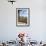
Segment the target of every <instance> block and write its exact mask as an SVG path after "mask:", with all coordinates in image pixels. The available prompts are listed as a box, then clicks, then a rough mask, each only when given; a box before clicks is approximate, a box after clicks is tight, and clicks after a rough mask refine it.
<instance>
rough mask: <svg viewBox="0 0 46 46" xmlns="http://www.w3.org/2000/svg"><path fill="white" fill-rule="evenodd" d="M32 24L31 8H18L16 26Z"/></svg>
mask: <svg viewBox="0 0 46 46" xmlns="http://www.w3.org/2000/svg"><path fill="white" fill-rule="evenodd" d="M29 25H30V9H29V8H16V26H29Z"/></svg>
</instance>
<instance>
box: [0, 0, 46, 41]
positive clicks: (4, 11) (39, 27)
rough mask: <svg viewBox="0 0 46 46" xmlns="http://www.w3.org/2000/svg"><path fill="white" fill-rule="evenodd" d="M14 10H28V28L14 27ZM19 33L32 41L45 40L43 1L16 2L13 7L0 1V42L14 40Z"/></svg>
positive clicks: (45, 25)
mask: <svg viewBox="0 0 46 46" xmlns="http://www.w3.org/2000/svg"><path fill="white" fill-rule="evenodd" d="M16 8H30V26H29V27H16ZM21 31H24V32H26V33H28V34H30V35H31V36H30V37H31V39H33V40H37V41H41V40H46V37H45V35H46V8H45V0H16V2H15V3H14V4H13V5H12V4H11V3H10V2H8V0H0V40H15V39H16V37H17V34H18V33H19V32H21Z"/></svg>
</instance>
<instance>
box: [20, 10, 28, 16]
mask: <svg viewBox="0 0 46 46" xmlns="http://www.w3.org/2000/svg"><path fill="white" fill-rule="evenodd" d="M20 16H24V17H28V9H22V11H20Z"/></svg>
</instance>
